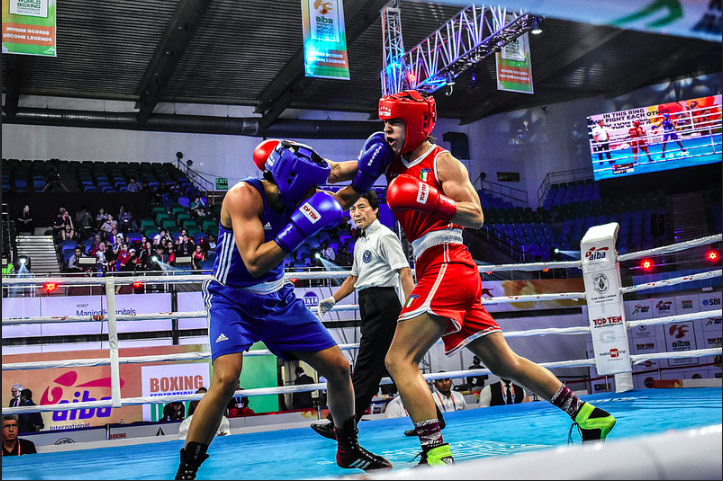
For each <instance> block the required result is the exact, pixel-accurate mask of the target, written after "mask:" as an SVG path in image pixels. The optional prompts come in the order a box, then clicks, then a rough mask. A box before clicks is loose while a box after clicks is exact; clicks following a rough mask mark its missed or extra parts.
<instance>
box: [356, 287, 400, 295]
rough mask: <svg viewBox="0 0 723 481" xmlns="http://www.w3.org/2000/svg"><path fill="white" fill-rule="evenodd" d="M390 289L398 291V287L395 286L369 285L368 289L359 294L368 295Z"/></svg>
mask: <svg viewBox="0 0 723 481" xmlns="http://www.w3.org/2000/svg"><path fill="white" fill-rule="evenodd" d="M389 291H394V292H395V293H396V289H395V288H393V287H367V288H366V289H362V290H361V291H359V296H368V295H370V294H379V293H380V292H389Z"/></svg>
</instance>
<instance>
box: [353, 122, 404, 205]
mask: <svg viewBox="0 0 723 481" xmlns="http://www.w3.org/2000/svg"><path fill="white" fill-rule="evenodd" d="M396 156H397V154H395V153H394V149H392V147H391V146H390V145H389V143H387V141H386V140H384V132H375V133H373V134H372V135H371V136H370V137H369V138H368V139H367V140H366V142H364V146H363V147H362V150H361V153H360V154H359V161H358V162H357V169H358V170H357V172H356V175H355V176H354V179H353V180H352V181H351V186H352V187H353V188H354V190H356V191H357V192H361V193H364V192H369V190H371V188H372V186H373V185H374V182H376V181H377V179H378V178H379V176H380V175H382V174H383V173H384V171H385V170H386V168H387V167H388V166H389V164H391V163H392V161H393V160H394V158H395V157H396Z"/></svg>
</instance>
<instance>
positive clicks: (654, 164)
mask: <svg viewBox="0 0 723 481" xmlns="http://www.w3.org/2000/svg"><path fill="white" fill-rule="evenodd" d="M587 128H588V137H589V139H590V152H591V153H592V166H593V174H594V179H595V180H602V179H611V178H616V177H622V176H628V175H634V174H647V173H650V172H658V171H661V170H670V169H678V168H681V167H692V166H697V165H703V164H712V163H715V162H721V95H711V96H708V97H700V98H695V99H690V100H684V101H680V102H670V103H666V104H660V105H651V106H648V107H639V108H636V109H630V110H620V111H617V112H608V113H604V114H599V115H592V116H590V117H588V118H587Z"/></svg>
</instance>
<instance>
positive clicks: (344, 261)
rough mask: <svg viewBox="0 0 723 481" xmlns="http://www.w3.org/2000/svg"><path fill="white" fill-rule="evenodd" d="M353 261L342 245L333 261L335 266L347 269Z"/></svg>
mask: <svg viewBox="0 0 723 481" xmlns="http://www.w3.org/2000/svg"><path fill="white" fill-rule="evenodd" d="M353 261H354V258H353V257H352V255H351V254H349V251H348V249H347V248H346V245H344V244H342V245H341V246H339V253H338V254H337V255H336V260H335V261H334V262H335V263H336V265H338V266H342V267H349V266H351V265H352V263H353Z"/></svg>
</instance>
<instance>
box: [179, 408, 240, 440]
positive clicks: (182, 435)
mask: <svg viewBox="0 0 723 481" xmlns="http://www.w3.org/2000/svg"><path fill="white" fill-rule="evenodd" d="M192 418H193V414H191V415H190V416H188V417H187V418H186V419H184V420H183V422H182V423H181V425H180V426H178V439H186V436H188V428H189V427H190V426H191V419H192ZM228 434H231V423H229V422H228V418H227V417H226V416H223V417H222V418H221V424H219V426H218V429H217V430H216V436H226V435H228Z"/></svg>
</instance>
